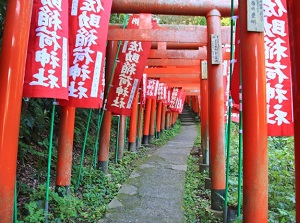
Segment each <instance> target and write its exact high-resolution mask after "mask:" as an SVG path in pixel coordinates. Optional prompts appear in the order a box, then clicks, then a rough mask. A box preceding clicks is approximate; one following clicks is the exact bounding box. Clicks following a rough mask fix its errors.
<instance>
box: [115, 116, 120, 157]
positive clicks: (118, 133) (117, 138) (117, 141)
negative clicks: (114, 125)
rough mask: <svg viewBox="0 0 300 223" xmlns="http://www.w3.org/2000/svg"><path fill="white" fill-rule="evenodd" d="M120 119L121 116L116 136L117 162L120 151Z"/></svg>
mask: <svg viewBox="0 0 300 223" xmlns="http://www.w3.org/2000/svg"><path fill="white" fill-rule="evenodd" d="M120 119H121V116H120V115H119V116H118V129H117V136H116V151H115V163H118V153H119V136H120Z"/></svg>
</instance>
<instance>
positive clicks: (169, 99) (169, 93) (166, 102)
mask: <svg viewBox="0 0 300 223" xmlns="http://www.w3.org/2000/svg"><path fill="white" fill-rule="evenodd" d="M171 93H172V91H171V89H167V100H166V101H165V102H163V103H164V104H165V105H170V103H171Z"/></svg>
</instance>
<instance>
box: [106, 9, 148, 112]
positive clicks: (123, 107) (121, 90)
mask: <svg viewBox="0 0 300 223" xmlns="http://www.w3.org/2000/svg"><path fill="white" fill-rule="evenodd" d="M139 24H140V17H139V15H133V16H131V17H130V19H129V23H128V28H129V29H138V28H139ZM150 48H151V42H139V41H124V42H123V44H122V46H121V52H120V54H119V58H118V59H119V63H118V64H117V66H116V69H115V74H114V79H113V84H112V85H113V86H112V87H111V89H110V92H109V94H108V99H107V105H106V108H107V110H109V111H111V112H113V113H115V114H120V115H126V116H130V113H131V104H132V101H133V98H134V95H135V91H136V89H137V88H138V86H139V82H140V80H141V78H142V75H143V72H144V69H145V66H146V61H147V58H148V55H149V52H150Z"/></svg>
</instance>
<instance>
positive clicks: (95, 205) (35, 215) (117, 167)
mask: <svg viewBox="0 0 300 223" xmlns="http://www.w3.org/2000/svg"><path fill="white" fill-rule="evenodd" d="M146 153H147V149H140V150H139V151H138V153H130V152H126V153H125V156H124V159H123V160H121V161H120V162H119V163H118V164H114V163H112V162H111V163H110V165H109V173H110V175H108V176H105V175H104V174H103V172H102V171H100V170H97V169H91V168H89V167H83V170H82V185H81V186H80V188H79V190H78V191H74V190H73V188H72V189H71V193H70V195H68V196H67V197H60V196H59V195H58V193H55V192H54V191H53V190H50V196H49V204H50V208H49V215H48V218H49V221H50V222H66V223H68V222H97V221H98V220H99V219H101V218H102V217H103V215H104V213H105V211H106V210H107V206H108V204H109V202H110V201H111V200H112V199H113V198H114V197H115V196H116V194H117V193H118V191H119V189H120V187H121V185H122V184H123V183H124V182H125V181H126V179H127V178H128V177H129V175H130V173H131V171H132V170H133V168H135V167H136V165H137V161H138V160H141V159H142V158H144V157H145V156H146ZM75 169H76V168H75ZM75 172H76V173H77V171H75ZM76 179H77V176H76V174H75V175H74V177H73V178H72V184H75V183H76ZM44 197H45V186H44V185H42V186H39V187H38V188H37V189H35V190H34V191H33V193H32V194H31V195H30V201H29V202H28V203H27V204H25V208H24V209H21V210H20V212H19V220H20V222H43V220H44V210H43V208H44Z"/></svg>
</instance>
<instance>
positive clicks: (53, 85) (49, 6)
mask: <svg viewBox="0 0 300 223" xmlns="http://www.w3.org/2000/svg"><path fill="white" fill-rule="evenodd" d="M67 11H68V2H67V1H43V0H34V3H33V10H32V21H31V28H30V34H29V42H28V54H27V61H26V69H25V78H24V88H23V96H24V97H40V98H62V99H67V98H68V14H67V13H65V12H67ZM12 25H13V24H12Z"/></svg>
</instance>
